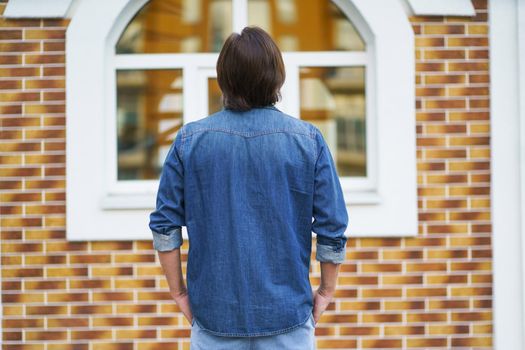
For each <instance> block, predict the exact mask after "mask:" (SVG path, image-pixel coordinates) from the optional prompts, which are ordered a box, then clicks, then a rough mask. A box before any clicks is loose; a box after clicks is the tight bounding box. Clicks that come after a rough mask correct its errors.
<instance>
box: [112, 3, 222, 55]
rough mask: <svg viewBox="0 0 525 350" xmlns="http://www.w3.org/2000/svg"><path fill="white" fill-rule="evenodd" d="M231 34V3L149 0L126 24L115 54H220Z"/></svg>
mask: <svg viewBox="0 0 525 350" xmlns="http://www.w3.org/2000/svg"><path fill="white" fill-rule="evenodd" d="M231 31H232V5H231V0H151V1H149V2H147V3H146V4H145V5H144V7H143V8H142V9H141V10H140V11H139V12H138V13H137V14H136V15H135V17H134V18H133V19H132V20H131V21H130V22H129V24H128V26H127V27H126V29H125V30H124V32H123V33H122V35H121V37H120V39H119V41H118V43H117V45H116V53H182V52H184V53H196V52H219V51H220V49H221V47H222V44H223V43H224V41H225V40H226V38H227V37H228V35H229V34H230V33H231Z"/></svg>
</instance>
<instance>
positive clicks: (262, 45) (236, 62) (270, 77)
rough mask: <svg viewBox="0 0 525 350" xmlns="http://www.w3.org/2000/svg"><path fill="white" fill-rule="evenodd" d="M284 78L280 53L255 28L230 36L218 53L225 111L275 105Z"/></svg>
mask: <svg viewBox="0 0 525 350" xmlns="http://www.w3.org/2000/svg"><path fill="white" fill-rule="evenodd" d="M285 78H286V73H285V69H284V62H283V58H282V55H281V51H280V50H279V48H278V47H277V45H276V44H275V42H274V41H273V39H272V38H271V36H270V35H269V34H268V33H267V32H266V31H264V30H263V29H262V28H260V27H258V26H248V27H244V29H243V30H242V32H241V34H238V33H232V34H230V36H228V38H227V39H226V41H225V42H224V45H223V47H222V49H221V52H220V53H219V58H218V60H217V81H218V83H219V87H220V89H221V91H222V103H223V105H224V107H225V108H228V109H233V110H241V111H244V110H248V109H250V108H253V107H264V106H268V105H274V104H275V102H277V101H279V100H280V99H281V98H282V96H281V91H280V89H281V86H282V85H283V83H284V79H285Z"/></svg>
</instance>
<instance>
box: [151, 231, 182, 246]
mask: <svg viewBox="0 0 525 350" xmlns="http://www.w3.org/2000/svg"><path fill="white" fill-rule="evenodd" d="M151 233H152V234H153V248H155V250H158V251H160V252H168V251H170V250H173V249H177V248H179V247H180V246H181V245H182V228H181V227H176V228H174V229H173V230H171V231H168V232H166V233H165V234H162V233H158V232H155V231H151Z"/></svg>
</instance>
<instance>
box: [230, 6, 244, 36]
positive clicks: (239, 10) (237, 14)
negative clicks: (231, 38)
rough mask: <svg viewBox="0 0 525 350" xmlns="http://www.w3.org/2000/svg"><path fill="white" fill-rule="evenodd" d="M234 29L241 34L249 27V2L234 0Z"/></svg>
mask: <svg viewBox="0 0 525 350" xmlns="http://www.w3.org/2000/svg"><path fill="white" fill-rule="evenodd" d="M232 19H233V23H232V29H233V31H234V32H237V33H240V32H241V31H242V29H243V28H244V27H246V26H247V25H248V0H232Z"/></svg>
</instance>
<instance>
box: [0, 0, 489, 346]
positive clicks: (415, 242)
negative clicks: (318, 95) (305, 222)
mask: <svg viewBox="0 0 525 350" xmlns="http://www.w3.org/2000/svg"><path fill="white" fill-rule="evenodd" d="M474 4H475V7H476V11H477V16H476V17H474V18H466V17H411V18H410V20H411V22H412V25H413V29H414V32H415V33H416V52H415V55H416V57H417V61H416V62H417V67H416V69H417V75H416V79H417V99H416V101H415V102H414V103H416V106H417V116H416V118H417V145H418V150H417V155H418V193H419V202H418V203H419V236H418V237H417V238H385V239H381V238H350V239H349V240H348V250H347V260H346V262H345V263H344V264H343V265H342V266H341V270H340V271H341V272H340V277H339V281H338V291H337V294H336V298H335V301H334V302H333V303H332V304H331V305H330V306H329V308H328V310H327V311H326V312H325V313H324V314H323V316H322V317H321V320H320V322H319V323H318V325H317V329H316V335H317V345H318V348H319V349H325V348H326V349H328V348H337V349H343V348H348V349H353V348H362V349H375V348H392V349H401V348H407V349H417V348H419V349H428V348H449V349H452V348H453V349H459V348H477V349H479V348H483V347H486V348H491V345H492V260H491V231H492V228H491V221H490V220H491V214H490V139H489V132H490V129H489V128H490V123H489V97H488V94H489V75H488V69H489V62H488V24H487V17H488V14H487V3H486V1H474ZM5 6H6V4H5V2H0V13H2V12H3V10H4V8H5ZM68 23H69V20H67V19H66V20H54V19H53V20H51V19H44V20H40V19H34V20H33V19H31V20H28V19H23V20H7V19H5V18H3V17H0V51H1V52H2V55H1V56H0V88H1V92H0V111H1V113H0V125H1V130H0V164H1V165H0V212H1V219H0V220H1V221H0V229H1V251H2V260H1V262H2V313H3V322H2V328H3V329H2V331H3V333H2V339H3V342H4V345H3V349H26V348H27V349H58V348H60V349H65V348H74V349H90V350H96V349H104V350H107V349H109V350H111V349H122V350H125V349H130V350H131V349H133V350H138V349H154V348H158V349H165V348H166V347H170V349H189V336H190V325H189V324H188V322H187V321H186V319H185V318H184V317H183V316H182V313H180V312H179V309H178V308H177V306H176V305H175V303H174V302H173V301H171V300H170V296H169V293H168V292H167V284H166V282H165V280H164V277H163V275H162V271H161V268H160V265H159V263H158V259H157V258H156V254H155V252H154V251H153V250H152V245H151V240H143V241H128V242H125V241H124V242H123V241H110V242H98V241H85V242H68V241H67V240H66V239H65V238H66V232H65V209H66V207H65V204H66V203H65V123H66V116H65V90H64V88H65V77H64V74H65V66H64V62H65V56H64V44H65V43H64V40H65V30H66V28H67V25H68ZM314 248H315V241H314ZM187 249H188V244H187V241H185V242H184V245H183V247H182V251H183V259H184V261H185V260H186V258H187V256H186V253H187ZM314 256H315V252H312V261H313V265H312V272H311V276H310V277H311V282H312V286H313V287H314V288H316V287H317V286H318V284H319V277H320V274H319V263H318V262H314ZM184 264H185V262H184ZM184 268H185V266H184ZM184 271H185V269H184Z"/></svg>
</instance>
